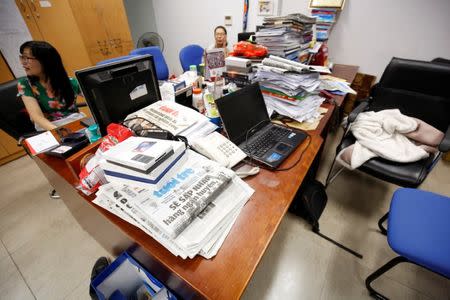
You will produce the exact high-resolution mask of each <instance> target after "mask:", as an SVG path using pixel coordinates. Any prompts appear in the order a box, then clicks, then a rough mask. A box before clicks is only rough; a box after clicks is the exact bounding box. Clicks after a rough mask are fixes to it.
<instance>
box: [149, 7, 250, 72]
mask: <svg viewBox="0 0 450 300" xmlns="http://www.w3.org/2000/svg"><path fill="white" fill-rule="evenodd" d="M243 3H244V2H243V0H228V1H222V0H192V1H181V0H164V1H162V0H154V1H153V7H154V9H155V17H156V26H157V28H158V33H159V34H160V35H161V36H162V38H163V40H164V57H165V58H166V61H167V64H168V66H169V70H170V73H175V74H180V73H181V72H182V69H181V65H180V60H179V58H178V53H179V51H180V49H181V48H183V47H184V46H186V45H189V44H198V45H200V46H202V47H203V48H206V47H207V46H208V45H210V44H211V43H213V42H214V32H213V31H214V28H215V27H216V26H217V25H223V24H224V17H225V16H226V15H229V16H231V18H232V22H233V25H232V26H227V27H226V28H227V32H228V44H229V46H231V45H232V44H233V43H236V42H237V34H238V32H241V31H242V10H243V5H244V4H243Z"/></svg>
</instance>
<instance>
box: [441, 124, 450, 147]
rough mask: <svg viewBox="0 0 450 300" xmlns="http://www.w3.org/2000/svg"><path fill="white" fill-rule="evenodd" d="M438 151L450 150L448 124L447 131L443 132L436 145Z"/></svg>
mask: <svg viewBox="0 0 450 300" xmlns="http://www.w3.org/2000/svg"><path fill="white" fill-rule="evenodd" d="M438 149H439V151H441V152H448V151H450V126H448V128H447V131H446V132H445V135H444V138H443V139H442V141H441V143H440V144H439V146H438Z"/></svg>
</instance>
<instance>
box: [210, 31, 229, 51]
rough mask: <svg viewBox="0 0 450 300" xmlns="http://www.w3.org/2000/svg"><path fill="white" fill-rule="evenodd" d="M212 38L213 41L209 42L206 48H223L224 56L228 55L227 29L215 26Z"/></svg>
mask: <svg viewBox="0 0 450 300" xmlns="http://www.w3.org/2000/svg"><path fill="white" fill-rule="evenodd" d="M214 39H215V43H214V44H211V45H210V46H209V47H208V48H206V50H211V49H215V48H223V49H224V51H225V57H227V56H228V53H230V50H229V49H228V48H227V46H228V42H227V30H226V29H225V27H223V26H217V27H216V28H215V29H214Z"/></svg>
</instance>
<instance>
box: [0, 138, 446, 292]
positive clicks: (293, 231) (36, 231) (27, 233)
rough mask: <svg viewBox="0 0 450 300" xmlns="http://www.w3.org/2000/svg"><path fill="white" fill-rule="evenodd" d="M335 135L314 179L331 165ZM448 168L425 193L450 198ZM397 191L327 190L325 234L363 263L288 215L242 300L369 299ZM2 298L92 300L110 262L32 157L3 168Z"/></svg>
mask: <svg viewBox="0 0 450 300" xmlns="http://www.w3.org/2000/svg"><path fill="white" fill-rule="evenodd" d="M335 143H336V136H335V135H331V136H330V138H329V140H328V143H327V146H326V149H325V152H324V161H323V162H322V169H321V170H320V172H319V179H320V180H321V181H322V182H323V181H324V179H325V176H326V172H327V171H328V167H329V165H330V164H331V159H332V152H333V149H334V147H335ZM449 174H450V164H448V163H444V162H440V163H439V164H438V165H437V166H436V168H435V169H434V170H433V172H432V174H431V175H430V176H429V177H428V179H427V180H426V182H425V183H424V184H423V185H422V187H421V188H422V189H425V190H430V191H435V192H438V193H442V194H444V195H450V180H448V178H449ZM395 188H396V187H395V186H393V185H389V184H386V183H384V182H381V181H378V180H376V179H373V178H371V177H369V176H365V175H363V174H361V173H356V172H348V171H345V172H343V173H342V174H341V175H340V176H339V177H338V178H337V179H336V180H335V181H334V182H333V183H332V184H331V185H330V186H329V188H328V190H327V193H328V205H327V208H326V210H325V212H324V213H323V215H322V217H321V231H322V232H323V233H324V234H326V235H329V236H331V237H333V238H334V239H336V240H338V241H340V242H342V243H344V244H345V245H347V246H349V247H350V248H352V249H355V250H357V251H359V252H360V253H362V254H363V255H364V258H363V259H362V260H360V259H358V258H356V257H354V256H352V255H350V254H348V253H347V252H344V251H343V250H341V249H339V248H337V247H336V246H334V245H333V244H331V243H329V242H327V241H326V240H324V239H322V238H320V237H319V236H317V235H315V234H313V233H312V232H311V231H310V228H309V225H308V224H307V223H306V222H305V221H303V220H302V219H299V218H298V217H296V216H294V215H291V214H288V215H287V216H286V217H285V219H284V220H283V222H282V223H281V226H280V228H279V230H278V232H277V234H276V235H275V237H274V239H273V241H272V242H271V244H270V246H269V248H268V250H267V252H266V254H265V255H264V257H263V259H262V261H261V263H260V265H259V266H258V268H257V270H256V272H255V274H254V276H253V278H252V280H251V282H250V283H249V285H248V287H247V289H246V291H245V293H244V296H243V298H244V299H286V298H290V299H368V298H369V297H368V293H367V291H366V289H365V287H364V280H365V278H366V277H367V275H368V274H370V273H371V272H373V270H375V269H376V268H378V267H379V266H381V264H383V263H385V262H386V261H387V260H389V259H390V258H392V257H394V256H395V254H394V253H393V252H392V251H391V250H390V248H389V247H388V245H387V242H386V238H385V237H384V236H382V235H381V234H379V233H378V232H377V227H376V221H377V220H378V218H379V217H380V216H381V215H382V214H383V213H384V212H386V210H387V207H388V206H389V200H390V196H391V195H392V192H393V191H394V190H395ZM0 189H1V191H2V197H0V242H1V243H0V299H20V300H22V299H90V297H89V294H88V284H89V274H90V269H91V267H92V264H93V263H94V262H95V260H96V259H97V257H99V256H103V255H108V253H106V251H105V250H104V249H103V248H102V247H101V246H100V245H99V244H98V243H97V242H96V241H95V240H93V239H92V238H91V237H90V236H89V235H88V234H87V233H86V232H85V231H84V230H83V229H81V227H80V226H79V225H78V224H77V222H76V221H75V220H74V218H73V217H72V215H71V214H70V213H69V211H68V210H67V208H66V207H65V206H64V204H63V203H62V201H58V200H52V199H49V197H48V192H49V190H50V189H51V187H50V186H49V185H48V183H47V181H46V180H45V178H44V176H43V175H41V173H40V171H39V169H38V168H37V167H36V166H35V165H34V163H33V161H32V160H31V159H29V158H21V159H19V160H16V161H14V162H12V163H9V164H7V165H4V166H2V167H0ZM375 287H377V288H379V289H380V290H382V291H383V292H384V293H385V294H386V295H388V296H389V297H390V298H392V299H450V282H449V280H446V279H443V278H441V277H439V276H437V275H434V274H431V273H430V272H428V271H424V270H422V269H420V268H418V267H415V266H411V265H400V266H399V267H398V268H396V269H394V270H392V271H390V272H388V273H387V274H386V276H384V277H383V278H380V279H379V280H378V281H377V282H376V283H375Z"/></svg>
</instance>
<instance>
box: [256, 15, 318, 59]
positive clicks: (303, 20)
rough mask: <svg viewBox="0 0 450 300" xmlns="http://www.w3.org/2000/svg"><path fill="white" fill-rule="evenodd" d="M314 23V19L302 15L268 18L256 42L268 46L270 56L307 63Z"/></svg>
mask: <svg viewBox="0 0 450 300" xmlns="http://www.w3.org/2000/svg"><path fill="white" fill-rule="evenodd" d="M314 23H315V19H314V18H310V17H307V16H305V15H302V14H290V15H287V16H283V17H266V18H264V22H263V26H262V27H261V28H260V29H259V30H258V32H256V35H255V36H256V42H257V43H258V44H261V45H264V46H266V47H267V48H268V51H269V54H272V55H277V56H280V57H285V58H287V59H290V60H300V61H301V62H306V61H307V60H308V56H309V53H308V48H309V47H310V42H311V40H312V37H313V31H312V26H313V24H314Z"/></svg>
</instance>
